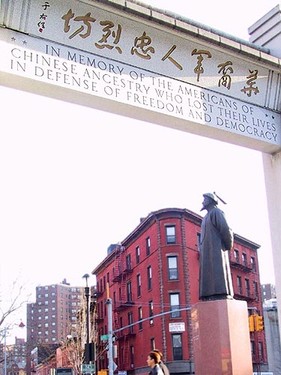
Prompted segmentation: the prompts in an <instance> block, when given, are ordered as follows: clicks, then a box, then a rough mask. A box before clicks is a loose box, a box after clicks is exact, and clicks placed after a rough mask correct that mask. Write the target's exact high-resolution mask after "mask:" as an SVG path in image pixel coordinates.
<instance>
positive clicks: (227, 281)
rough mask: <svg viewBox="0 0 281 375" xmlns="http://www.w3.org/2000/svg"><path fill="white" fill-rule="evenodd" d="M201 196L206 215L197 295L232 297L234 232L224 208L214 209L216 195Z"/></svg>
mask: <svg viewBox="0 0 281 375" xmlns="http://www.w3.org/2000/svg"><path fill="white" fill-rule="evenodd" d="M203 197H204V200H203V207H202V209H201V211H202V210H207V214H206V216H205V217H204V218H203V221H202V224H201V235H200V275H199V298H200V300H203V301H204V300H217V299H226V298H233V286H232V279H231V273H230V264H229V250H231V248H232V247H233V232H232V230H231V229H230V228H229V226H228V224H227V221H226V219H225V215H224V213H223V211H221V210H220V209H219V208H217V205H218V197H217V195H215V194H213V193H206V194H203ZM221 201H222V200H221ZM222 202H223V201H222ZM224 203H225V202H224Z"/></svg>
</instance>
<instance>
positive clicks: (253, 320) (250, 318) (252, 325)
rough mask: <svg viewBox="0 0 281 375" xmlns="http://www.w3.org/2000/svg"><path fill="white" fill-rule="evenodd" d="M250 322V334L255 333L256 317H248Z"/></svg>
mask: <svg viewBox="0 0 281 375" xmlns="http://www.w3.org/2000/svg"><path fill="white" fill-rule="evenodd" d="M248 320H249V331H250V332H254V330H255V319H254V315H250V316H249V317H248Z"/></svg>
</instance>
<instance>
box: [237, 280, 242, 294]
mask: <svg viewBox="0 0 281 375" xmlns="http://www.w3.org/2000/svg"><path fill="white" fill-rule="evenodd" d="M237 289H238V294H240V295H241V294H242V280H241V276H237Z"/></svg>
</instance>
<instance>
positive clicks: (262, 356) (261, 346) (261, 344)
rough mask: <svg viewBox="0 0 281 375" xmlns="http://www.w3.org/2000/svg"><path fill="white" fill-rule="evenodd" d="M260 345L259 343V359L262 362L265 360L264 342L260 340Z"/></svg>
mask: <svg viewBox="0 0 281 375" xmlns="http://www.w3.org/2000/svg"><path fill="white" fill-rule="evenodd" d="M258 345H259V360H260V362H263V361H264V352H263V343H262V342H261V341H259V343H258Z"/></svg>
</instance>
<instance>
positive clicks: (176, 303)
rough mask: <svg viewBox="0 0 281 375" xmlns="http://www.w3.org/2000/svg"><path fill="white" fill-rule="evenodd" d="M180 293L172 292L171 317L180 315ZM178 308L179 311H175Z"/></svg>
mask: <svg viewBox="0 0 281 375" xmlns="http://www.w3.org/2000/svg"><path fill="white" fill-rule="evenodd" d="M179 308H180V295H179V293H170V310H171V311H172V313H171V317H172V318H178V317H180V311H178V309H179ZM174 310H177V311H174Z"/></svg>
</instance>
